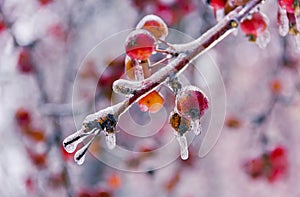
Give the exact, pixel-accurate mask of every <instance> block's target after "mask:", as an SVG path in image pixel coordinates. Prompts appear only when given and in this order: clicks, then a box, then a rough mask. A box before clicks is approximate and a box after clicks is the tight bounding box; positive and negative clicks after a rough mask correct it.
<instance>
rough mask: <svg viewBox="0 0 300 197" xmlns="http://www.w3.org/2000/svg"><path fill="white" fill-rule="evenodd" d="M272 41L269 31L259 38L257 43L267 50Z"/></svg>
mask: <svg viewBox="0 0 300 197" xmlns="http://www.w3.org/2000/svg"><path fill="white" fill-rule="evenodd" d="M270 41H271V34H270V32H269V31H268V30H266V31H264V33H262V34H261V35H258V36H257V39H256V43H257V45H258V46H259V47H260V48H262V49H263V48H266V46H267V45H268V44H269V42H270Z"/></svg>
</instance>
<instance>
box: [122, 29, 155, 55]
mask: <svg viewBox="0 0 300 197" xmlns="http://www.w3.org/2000/svg"><path fill="white" fill-rule="evenodd" d="M125 43H126V44H125V49H126V54H127V55H128V56H129V57H130V58H132V59H136V60H147V59H149V58H150V56H151V55H152V52H153V51H154V49H155V44H156V40H155V38H154V36H153V35H152V34H151V33H150V32H148V31H146V30H143V29H138V30H134V31H133V32H131V33H130V34H129V35H128V37H127V39H126V42H125Z"/></svg>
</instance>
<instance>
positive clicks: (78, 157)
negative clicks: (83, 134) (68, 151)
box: [74, 151, 85, 165]
mask: <svg viewBox="0 0 300 197" xmlns="http://www.w3.org/2000/svg"><path fill="white" fill-rule="evenodd" d="M74 160H75V162H76V163H77V164H78V165H82V164H83V162H84V160H85V154H83V153H81V152H79V151H77V152H76V154H75V155H74Z"/></svg>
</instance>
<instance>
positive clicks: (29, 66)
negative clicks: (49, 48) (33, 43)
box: [18, 48, 33, 73]
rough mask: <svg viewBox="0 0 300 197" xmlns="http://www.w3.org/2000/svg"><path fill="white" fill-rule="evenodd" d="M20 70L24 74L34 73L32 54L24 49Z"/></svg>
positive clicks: (21, 54)
mask: <svg viewBox="0 0 300 197" xmlns="http://www.w3.org/2000/svg"><path fill="white" fill-rule="evenodd" d="M18 70H19V71H20V72H22V73H30V72H32V71H33V63H32V59H31V54H30V51H29V50H28V49H25V48H23V49H22V50H21V52H20V54H19V59H18Z"/></svg>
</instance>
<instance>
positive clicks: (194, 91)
mask: <svg viewBox="0 0 300 197" xmlns="http://www.w3.org/2000/svg"><path fill="white" fill-rule="evenodd" d="M175 106H176V108H177V111H178V113H179V114H180V115H181V116H183V117H185V118H186V119H188V120H200V118H201V117H202V116H203V115H204V113H205V111H206V110H207V109H208V98H207V96H206V95H205V94H204V93H203V92H202V91H201V90H200V89H199V88H198V87H196V86H185V87H184V88H182V89H181V90H180V91H179V92H178V94H177V95H176V103H175Z"/></svg>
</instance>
